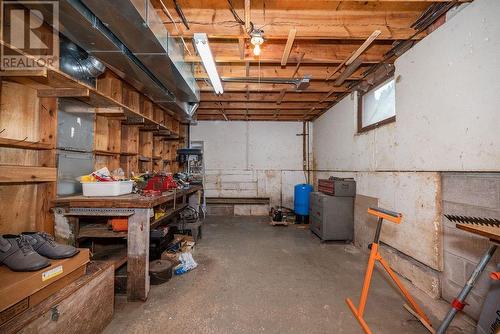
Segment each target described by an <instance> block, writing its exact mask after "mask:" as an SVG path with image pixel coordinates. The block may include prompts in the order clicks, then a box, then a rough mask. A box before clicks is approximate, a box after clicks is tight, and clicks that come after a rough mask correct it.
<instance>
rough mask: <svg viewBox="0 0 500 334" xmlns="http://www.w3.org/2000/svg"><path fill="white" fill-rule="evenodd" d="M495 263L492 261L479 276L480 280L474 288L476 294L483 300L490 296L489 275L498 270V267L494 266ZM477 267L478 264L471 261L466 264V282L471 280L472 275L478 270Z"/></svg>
mask: <svg viewBox="0 0 500 334" xmlns="http://www.w3.org/2000/svg"><path fill="white" fill-rule="evenodd" d="M494 263H496V262H492V261H490V263H489V264H488V266H487V267H486V269H485V270H484V272H483V274H482V275H481V276H479V279H478V281H477V283H476V285H475V286H474V292H475V293H476V294H477V295H479V296H481V297H482V298H486V295H487V294H488V291H489V289H490V284H491V279H490V277H489V273H490V272H492V271H495V270H496V266H495V265H494ZM476 265H477V263H473V262H470V261H466V262H465V281H466V280H468V279H469V277H470V275H471V274H472V272H473V271H474V269H475V268H476ZM464 283H465V282H464Z"/></svg>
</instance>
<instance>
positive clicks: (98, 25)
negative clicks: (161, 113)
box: [67, 0, 175, 102]
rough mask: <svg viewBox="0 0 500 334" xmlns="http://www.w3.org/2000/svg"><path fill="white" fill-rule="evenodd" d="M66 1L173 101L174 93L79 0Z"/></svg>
mask: <svg viewBox="0 0 500 334" xmlns="http://www.w3.org/2000/svg"><path fill="white" fill-rule="evenodd" d="M67 2H68V3H69V4H70V5H71V6H72V7H73V8H74V9H75V10H76V11H78V13H80V15H82V16H83V17H84V18H85V19H86V20H87V21H88V22H90V23H91V24H92V26H93V27H94V28H95V29H96V30H98V31H99V32H100V33H101V34H103V35H104V36H106V38H107V39H108V40H109V41H110V42H111V43H113V44H114V45H115V46H116V47H117V48H119V49H120V51H121V52H122V53H123V54H124V55H125V56H126V57H128V58H129V59H130V60H131V61H132V62H133V63H134V64H135V65H136V66H137V67H139V68H140V69H141V70H142V71H143V72H144V73H146V74H147V75H148V76H149V77H150V78H151V80H153V82H154V83H155V84H156V85H157V86H158V87H159V88H160V89H161V90H162V91H163V92H164V93H165V94H166V95H167V97H168V98H170V99H171V101H172V102H174V101H175V95H174V94H173V93H172V92H171V91H170V90H169V89H168V88H167V87H165V85H163V83H162V82H161V81H160V80H158V78H157V77H156V76H155V75H154V74H153V73H152V72H151V71H150V70H149V69H148V68H147V67H146V66H144V64H143V63H142V62H141V61H140V60H139V58H137V57H136V56H135V55H134V54H133V53H132V52H131V51H130V50H129V49H128V48H127V47H126V46H125V44H123V43H122V41H121V40H120V39H119V38H118V37H116V35H115V34H114V33H113V32H112V31H111V30H109V28H108V27H106V25H105V24H104V23H103V22H102V21H101V20H100V19H99V18H98V17H97V16H96V15H94V13H93V12H92V11H91V10H90V9H88V8H87V6H85V5H84V4H83V3H82V1H81V0H67Z"/></svg>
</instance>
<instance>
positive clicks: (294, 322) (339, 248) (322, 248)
mask: <svg viewBox="0 0 500 334" xmlns="http://www.w3.org/2000/svg"><path fill="white" fill-rule="evenodd" d="M268 222H269V218H268V217H209V218H207V220H206V221H205V225H204V236H203V239H202V240H201V241H200V242H199V243H198V244H197V245H196V249H195V251H194V253H193V256H194V258H195V260H196V261H197V262H198V264H199V266H198V268H196V269H194V270H193V271H191V272H189V273H186V274H184V275H182V276H177V277H174V278H172V280H170V281H169V282H168V283H165V284H163V285H158V286H153V287H152V289H151V292H150V295H149V299H148V301H147V302H145V303H127V302H126V301H125V300H124V298H123V297H117V300H116V305H115V316H114V318H113V321H112V322H111V323H110V325H109V326H108V327H107V328H106V330H105V333H121V334H123V333H147V332H149V333H167V332H169V333H258V332H262V333H362V331H361V330H360V328H359V326H358V323H357V322H356V321H355V319H354V317H353V316H352V314H351V312H350V311H349V309H348V308H347V306H346V304H345V301H344V300H345V298H346V297H351V298H352V299H353V301H354V302H355V304H356V305H357V303H358V299H359V294H360V290H361V285H362V281H363V275H364V270H365V266H366V261H367V255H366V254H365V253H364V252H361V251H360V250H359V249H357V248H355V247H354V246H352V245H345V244H341V243H326V244H320V242H319V240H318V238H317V237H315V236H314V235H312V233H311V232H310V231H309V230H308V229H300V228H298V227H297V226H293V225H291V226H288V227H273V226H270V225H269V224H268ZM406 285H409V283H407V282H406ZM410 290H411V291H412V293H415V294H416V297H417V300H419V302H420V303H421V304H423V305H426V307H424V309H425V311H426V312H427V313H428V314H429V315H430V317H431V320H432V322H433V323H434V324H437V323H439V322H438V320H437V319H436V317H435V316H434V315H437V316H438V317H439V318H441V317H442V316H443V315H444V312H445V311H446V309H447V306H446V304H445V303H444V302H441V303H437V302H436V301H433V300H430V298H427V297H426V296H425V295H424V294H423V293H419V292H418V291H417V290H416V289H414V288H411V289H410ZM402 304H403V300H402V298H401V297H400V296H399V295H398V294H397V292H396V290H394V288H392V287H391V286H389V285H388V283H387V281H386V280H385V278H384V276H383V275H382V274H381V273H380V272H379V271H375V274H374V276H373V282H372V286H371V290H370V295H369V298H368V303H367V308H366V311H365V320H366V321H367V323H368V324H369V326H370V327H371V329H372V331H373V332H374V333H427V331H426V330H425V329H424V328H423V327H422V325H421V324H420V323H419V322H418V321H416V320H415V318H414V317H413V316H411V315H410V314H409V313H408V312H406V311H405V310H404V309H403V307H402ZM429 307H430V308H429ZM454 325H455V326H454V327H453V328H452V329H451V330H450V331H449V333H472V332H473V330H472V327H471V326H470V325H468V324H467V322H466V321H464V319H458V321H457V323H455V324H454Z"/></svg>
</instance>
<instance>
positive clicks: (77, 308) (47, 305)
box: [0, 262, 114, 334]
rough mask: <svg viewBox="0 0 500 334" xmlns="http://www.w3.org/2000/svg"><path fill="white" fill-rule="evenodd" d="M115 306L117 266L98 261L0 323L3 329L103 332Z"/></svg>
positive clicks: (40, 331) (0, 329)
mask: <svg viewBox="0 0 500 334" xmlns="http://www.w3.org/2000/svg"><path fill="white" fill-rule="evenodd" d="M113 307H114V267H113V266H112V265H110V264H105V263H95V262H94V263H90V264H89V265H88V266H87V272H86V274H85V275H84V276H82V277H80V278H79V279H77V280H76V281H74V282H73V283H71V284H69V285H67V286H65V287H64V288H62V289H61V290H60V291H59V292H57V293H55V294H53V295H52V296H50V297H49V298H47V299H45V300H44V301H42V302H41V303H39V304H38V305H36V306H34V307H32V308H30V309H28V310H26V311H25V312H23V313H21V314H19V315H18V316H16V317H14V318H12V319H11V320H9V321H8V322H6V323H5V324H3V325H2V326H0V333H2V334H3V333H47V334H48V333H79V334H80V333H100V332H101V331H102V330H103V329H104V327H106V325H107V324H108V323H109V322H110V321H111V318H112V317H113Z"/></svg>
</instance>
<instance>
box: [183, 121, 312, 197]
mask: <svg viewBox="0 0 500 334" xmlns="http://www.w3.org/2000/svg"><path fill="white" fill-rule="evenodd" d="M299 133H302V123H298V122H232V121H231V122H225V121H215V122H214V121H200V122H198V124H197V125H196V126H192V127H191V140H202V141H203V142H204V149H205V169H206V173H207V178H206V181H207V184H206V195H207V196H209V197H212V196H213V197H257V196H270V197H271V205H272V206H274V205H279V204H280V200H281V198H282V199H283V205H284V206H287V207H291V206H293V186H294V185H295V184H297V183H303V182H304V181H305V177H304V172H303V171H302V137H300V136H297V134H299Z"/></svg>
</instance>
